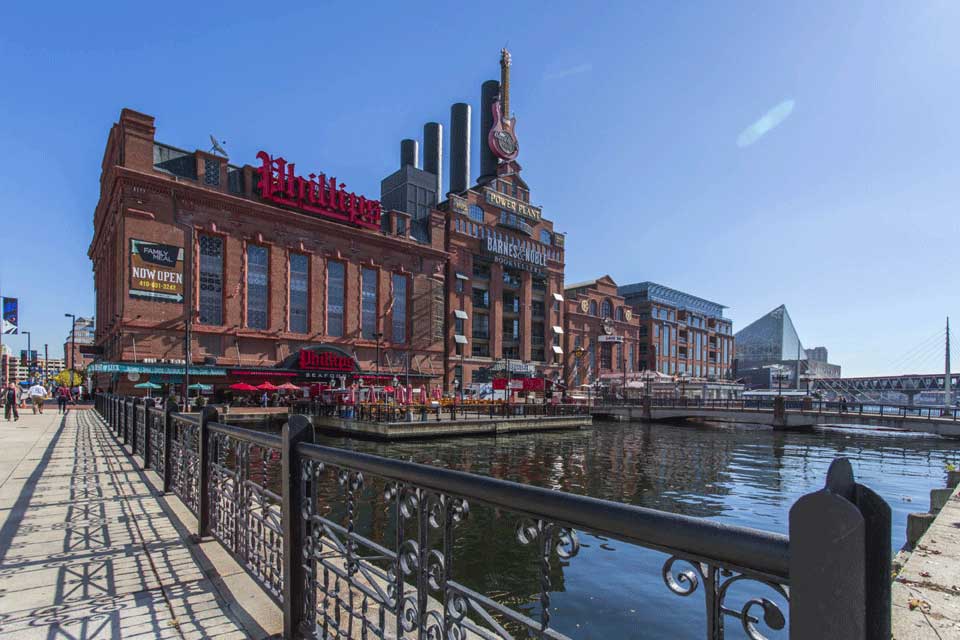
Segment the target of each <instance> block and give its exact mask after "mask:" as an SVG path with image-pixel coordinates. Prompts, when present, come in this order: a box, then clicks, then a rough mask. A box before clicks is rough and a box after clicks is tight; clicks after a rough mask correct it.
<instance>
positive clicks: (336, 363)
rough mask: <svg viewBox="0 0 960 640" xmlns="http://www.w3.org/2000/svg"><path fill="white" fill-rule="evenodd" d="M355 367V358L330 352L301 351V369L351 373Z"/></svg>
mask: <svg viewBox="0 0 960 640" xmlns="http://www.w3.org/2000/svg"><path fill="white" fill-rule="evenodd" d="M354 365H355V363H354V361H353V358H350V357H348V356H341V355H339V354H336V353H333V352H330V351H320V352H317V351H308V350H306V349H303V350H301V351H300V368H301V369H311V370H319V371H343V372H350V371H353V370H354V368H355V367H354Z"/></svg>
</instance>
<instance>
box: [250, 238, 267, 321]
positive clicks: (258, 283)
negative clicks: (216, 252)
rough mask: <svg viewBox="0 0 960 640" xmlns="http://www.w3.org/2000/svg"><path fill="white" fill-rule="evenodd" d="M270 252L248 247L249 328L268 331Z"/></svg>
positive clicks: (256, 246)
mask: <svg viewBox="0 0 960 640" xmlns="http://www.w3.org/2000/svg"><path fill="white" fill-rule="evenodd" d="M269 272H270V252H269V250H268V249H267V248H266V247H262V246H260V245H257V244H251V245H247V326H248V327H250V328H251V329H266V328H267V317H268V312H269V300H270V289H269V284H270V277H269Z"/></svg>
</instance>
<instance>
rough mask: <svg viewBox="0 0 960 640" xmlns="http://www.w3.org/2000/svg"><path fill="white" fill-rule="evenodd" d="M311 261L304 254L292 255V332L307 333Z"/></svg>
mask: <svg viewBox="0 0 960 640" xmlns="http://www.w3.org/2000/svg"><path fill="white" fill-rule="evenodd" d="M309 281H310V260H309V258H307V256H305V255H303V254H302V253H291V254H290V331H293V332H294V333H307V326H308V324H309V323H308V318H307V313H308V309H309V308H310V303H309V298H310V296H309V294H308V293H307V292H308V291H309Z"/></svg>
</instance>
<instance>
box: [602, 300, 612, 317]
mask: <svg viewBox="0 0 960 640" xmlns="http://www.w3.org/2000/svg"><path fill="white" fill-rule="evenodd" d="M612 315H613V305H611V304H610V301H609V300H604V301H603V306H601V307H600V316H601V317H602V318H609V317H610V316H612Z"/></svg>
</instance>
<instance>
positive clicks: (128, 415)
mask: <svg viewBox="0 0 960 640" xmlns="http://www.w3.org/2000/svg"><path fill="white" fill-rule="evenodd" d="M123 437H124V442H130V441H131V439H132V437H133V400H127V401H126V402H125V403H124V405H123Z"/></svg>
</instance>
